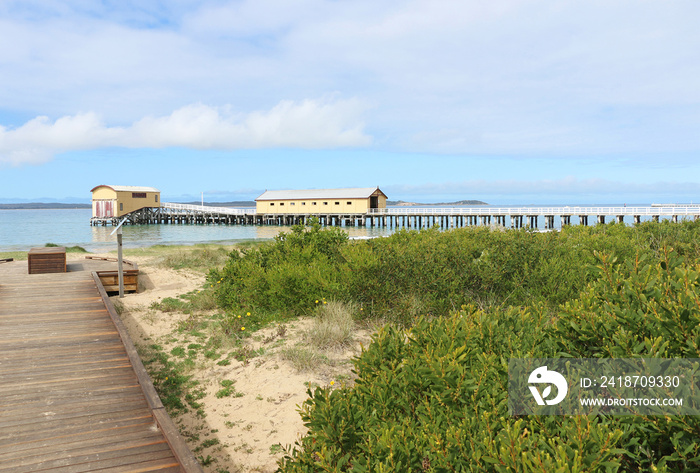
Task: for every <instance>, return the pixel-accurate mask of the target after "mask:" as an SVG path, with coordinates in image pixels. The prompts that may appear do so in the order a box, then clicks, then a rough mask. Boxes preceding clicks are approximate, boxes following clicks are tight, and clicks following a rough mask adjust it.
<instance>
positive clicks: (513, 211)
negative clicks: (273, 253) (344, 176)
mask: <svg viewBox="0 0 700 473" xmlns="http://www.w3.org/2000/svg"><path fill="white" fill-rule="evenodd" d="M312 217H313V218H316V219H318V221H319V222H320V223H321V224H322V225H337V226H353V227H354V226H368V227H375V226H377V227H389V228H425V227H432V226H435V225H437V226H439V227H441V228H460V227H465V226H474V225H499V226H503V227H509V228H524V227H529V228H533V229H537V228H545V229H551V228H556V227H558V226H563V225H573V224H576V223H577V224H579V225H589V224H591V225H592V224H597V223H606V222H609V221H616V222H619V223H640V222H642V221H643V220H656V221H658V220H660V219H668V220H672V221H674V222H676V221H678V220H679V219H695V220H697V219H698V218H700V206H699V205H685V206H684V205H655V204H652V205H649V206H634V207H627V206H622V207H620V206H557V207H533V206H522V207H515V206H514V207H493V206H465V207H434V208H427V207H410V206H406V207H388V208H381V209H369V210H368V211H367V213H361V214H334V213H328V212H322V213H305V214H304V213H278V214H259V213H257V212H256V210H255V208H252V207H251V208H228V207H212V206H202V205H189V204H177V203H171V202H163V203H162V204H161V207H154V208H144V209H140V210H137V211H135V212H132V213H130V214H128V215H127V216H126V218H127V222H126V223H128V224H224V225H295V224H299V223H306V222H307V221H308V220H309V219H310V218H312ZM119 220H120V219H119V218H116V217H108V218H93V219H92V220H91V222H90V223H91V225H117V224H118V223H119Z"/></svg>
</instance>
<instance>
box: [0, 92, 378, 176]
mask: <svg viewBox="0 0 700 473" xmlns="http://www.w3.org/2000/svg"><path fill="white" fill-rule="evenodd" d="M365 108H366V107H365V105H363V104H362V103H361V102H360V101H358V100H335V101H329V100H304V101H302V102H293V101H288V100H285V101H282V102H280V103H279V104H277V105H276V106H275V107H273V108H272V109H271V110H267V111H257V112H252V113H249V114H241V113H231V111H230V110H229V108H228V107H223V108H217V107H210V106H207V105H203V104H194V105H189V106H186V107H182V108H180V109H178V110H175V111H174V112H172V113H171V114H170V115H167V116H162V117H145V118H142V119H140V120H138V121H137V122H135V123H133V124H132V125H131V126H128V127H109V126H106V125H105V124H104V123H103V122H102V121H101V120H100V118H99V117H98V115H97V114H95V113H83V114H77V115H73V116H65V117H62V118H59V119H57V120H56V121H54V122H52V121H51V120H49V118H48V117H45V116H41V117H37V118H34V119H32V120H30V121H28V122H27V123H25V124H24V125H22V126H20V127H18V128H15V129H9V128H6V127H0V163H3V162H4V163H9V164H13V165H19V164H37V163H41V162H45V161H48V160H50V159H51V158H52V157H53V156H54V155H55V154H57V153H61V152H65V151H71V150H85V149H97V148H102V147H124V148H167V147H185V148H193V149H223V150H233V149H250V148H278V147H279V148H306V149H311V148H341V147H357V146H367V145H369V144H370V143H371V141H372V140H371V137H370V136H368V135H367V134H365V133H364V131H363V127H364V125H363V123H362V121H361V115H362V113H363V112H364V111H365Z"/></svg>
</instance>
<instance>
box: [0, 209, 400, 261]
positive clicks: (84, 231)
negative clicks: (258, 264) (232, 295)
mask: <svg viewBox="0 0 700 473" xmlns="http://www.w3.org/2000/svg"><path fill="white" fill-rule="evenodd" d="M90 216H91V210H90V209H42V210H24V209H21V210H3V209H0V251H27V250H29V249H30V248H32V247H36V246H44V245H45V244H46V243H56V244H58V245H61V246H75V245H78V246H82V247H83V248H85V249H86V250H88V251H92V252H100V251H110V250H114V249H116V245H117V235H116V234H115V235H110V233H112V231H113V230H114V227H112V226H107V227H93V226H91V225H90ZM122 228H123V229H124V231H123V240H124V247H126V248H137V247H144V246H152V245H159V244H166V245H176V244H194V243H211V242H220V243H235V242H236V241H242V240H253V239H270V238H273V237H274V236H275V235H277V234H278V233H279V232H280V231H282V230H285V229H289V227H279V226H272V225H265V226H252V225H178V224H175V225H134V226H132V225H125V226H124V227H122ZM343 228H344V229H345V230H346V231H347V232H348V234H349V235H350V236H351V237H369V236H381V235H388V234H390V233H391V232H392V231H393V230H388V229H383V228H382V229H379V228H376V227H375V228H361V227H355V228H345V227H343Z"/></svg>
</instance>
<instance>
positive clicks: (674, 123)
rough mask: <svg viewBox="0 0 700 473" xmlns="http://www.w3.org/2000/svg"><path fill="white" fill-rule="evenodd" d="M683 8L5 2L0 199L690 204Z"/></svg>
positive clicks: (331, 1) (690, 58)
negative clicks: (284, 196) (123, 190)
mask: <svg viewBox="0 0 700 473" xmlns="http://www.w3.org/2000/svg"><path fill="white" fill-rule="evenodd" d="M698 18H700V2H698V1H697V0H670V1H668V0H575V1H574V0H497V1H495V0H494V1H485V0H413V1H409V0H383V1H381V2H377V1H376V0H236V1H226V0H211V1H191V0H138V1H137V0H102V1H95V0H64V1H61V2H45V1H43V0H0V203H12V202H89V200H90V190H91V189H92V188H93V187H95V186H97V185H100V184H112V185H137V186H151V187H156V188H158V189H160V191H161V194H162V199H163V200H164V201H175V202H185V201H199V200H200V199H201V198H202V196H203V197H204V200H206V201H209V202H226V201H232V200H252V199H254V198H255V197H257V196H258V195H260V194H261V193H262V192H264V191H265V190H278V189H322V188H337V187H374V186H378V187H380V188H381V189H382V190H383V191H384V192H385V193H386V194H387V195H388V197H389V199H391V200H406V201H417V202H449V201H454V200H462V199H476V200H482V201H485V202H488V203H492V204H565V205H568V204H605V203H661V202H663V203H667V202H675V203H687V202H700V28H697V19H698Z"/></svg>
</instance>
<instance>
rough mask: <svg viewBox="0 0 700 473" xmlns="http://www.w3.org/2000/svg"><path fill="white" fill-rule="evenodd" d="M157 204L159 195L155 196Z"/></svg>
mask: <svg viewBox="0 0 700 473" xmlns="http://www.w3.org/2000/svg"><path fill="white" fill-rule="evenodd" d="M155 198H156V202H158V194H156V195H155Z"/></svg>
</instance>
